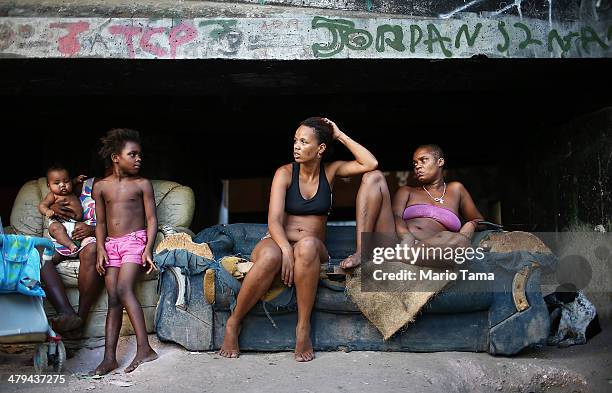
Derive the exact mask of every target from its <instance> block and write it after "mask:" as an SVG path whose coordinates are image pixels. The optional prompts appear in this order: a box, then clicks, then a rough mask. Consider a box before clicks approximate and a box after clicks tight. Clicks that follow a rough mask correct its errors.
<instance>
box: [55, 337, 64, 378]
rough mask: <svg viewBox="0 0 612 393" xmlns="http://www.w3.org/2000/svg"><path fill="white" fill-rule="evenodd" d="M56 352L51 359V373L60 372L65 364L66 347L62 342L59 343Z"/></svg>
mask: <svg viewBox="0 0 612 393" xmlns="http://www.w3.org/2000/svg"><path fill="white" fill-rule="evenodd" d="M56 348H57V349H56V352H55V356H54V359H53V371H55V372H56V373H59V372H61V371H62V370H63V369H64V365H65V364H66V347H65V346H64V342H63V341H59V342H58V343H57V346H56Z"/></svg>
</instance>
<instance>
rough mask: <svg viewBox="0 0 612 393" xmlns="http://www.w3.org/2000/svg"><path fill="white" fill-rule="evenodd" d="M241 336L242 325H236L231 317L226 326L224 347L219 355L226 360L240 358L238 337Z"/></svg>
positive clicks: (222, 346)
mask: <svg viewBox="0 0 612 393" xmlns="http://www.w3.org/2000/svg"><path fill="white" fill-rule="evenodd" d="M239 334H240V325H239V324H237V323H235V322H234V321H233V320H232V317H230V318H229V319H228V320H227V324H226V325H225V336H224V337H223V345H221V349H220V350H219V355H221V356H223V357H226V358H237V357H239V356H240V348H239V347H238V335H239Z"/></svg>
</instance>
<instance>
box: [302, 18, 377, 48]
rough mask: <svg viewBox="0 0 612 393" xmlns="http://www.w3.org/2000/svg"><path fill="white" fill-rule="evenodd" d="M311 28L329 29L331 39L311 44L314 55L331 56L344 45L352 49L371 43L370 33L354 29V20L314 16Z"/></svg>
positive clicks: (367, 45) (367, 46) (366, 46)
mask: <svg viewBox="0 0 612 393" xmlns="http://www.w3.org/2000/svg"><path fill="white" fill-rule="evenodd" d="M312 28H313V29H323V28H324V29H329V31H330V33H331V34H332V41H331V42H330V43H328V44H313V45H312V51H313V52H314V54H315V57H321V58H325V57H332V56H333V55H335V54H337V53H339V52H341V51H342V50H343V49H344V47H345V46H346V47H347V48H349V49H352V50H365V49H368V48H369V47H370V45H372V34H370V32H368V31H367V30H363V29H355V22H352V21H350V20H346V19H328V18H324V17H322V16H315V17H314V18H313V19H312Z"/></svg>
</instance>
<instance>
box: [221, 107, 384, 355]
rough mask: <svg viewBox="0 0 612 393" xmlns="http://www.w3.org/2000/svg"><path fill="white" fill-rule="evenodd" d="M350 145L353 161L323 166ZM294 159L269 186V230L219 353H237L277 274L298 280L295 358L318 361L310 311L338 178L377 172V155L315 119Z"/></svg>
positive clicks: (297, 142)
mask: <svg viewBox="0 0 612 393" xmlns="http://www.w3.org/2000/svg"><path fill="white" fill-rule="evenodd" d="M334 140H336V141H338V142H340V143H342V144H343V145H344V146H346V147H347V148H348V149H349V150H350V152H351V153H353V156H354V157H355V160H353V161H333V162H330V163H326V164H323V158H324V157H325V154H326V153H327V152H328V151H329V149H330V147H331V143H332V142H333V141H334ZM293 157H294V159H295V162H293V163H290V164H286V165H283V166H281V167H280V168H278V169H277V170H276V173H275V175H274V179H273V180H272V188H271V190H270V205H269V210H268V231H269V232H268V234H266V236H264V238H263V239H262V240H261V241H260V242H259V243H257V245H256V246H255V248H254V249H253V253H252V254H251V257H252V260H253V262H254V263H255V264H254V265H253V268H252V269H251V270H250V272H249V274H248V275H247V276H246V277H245V279H244V282H243V283H242V287H241V289H240V292H239V293H238V299H237V303H236V308H235V309H234V312H233V313H232V315H231V316H230V318H229V319H228V321H227V324H226V328H225V337H224V339H223V345H222V346H221V350H220V351H219V354H220V355H221V356H225V357H229V358H235V357H238V355H239V348H238V335H239V329H240V323H241V321H242V318H243V317H244V316H245V315H246V314H247V312H248V311H249V310H250V309H251V308H252V307H253V306H254V305H255V304H256V303H257V301H258V300H259V299H260V298H261V297H262V296H263V295H264V294H265V293H266V292H267V291H268V289H269V288H270V286H271V285H272V281H273V280H274V277H275V276H276V274H277V273H278V272H280V273H281V277H282V280H283V281H284V283H285V284H286V285H288V286H291V285H293V284H294V283H295V289H296V294H297V303H298V322H297V326H296V329H295V333H296V344H295V360H297V361H299V362H307V361H310V360H312V359H314V352H313V349H312V343H311V340H310V314H311V312H312V307H313V305H314V300H315V295H316V292H317V286H318V284H319V269H320V263H321V261H327V259H328V253H327V248H326V247H325V243H324V242H325V226H326V224H327V215H328V214H329V211H330V209H331V204H332V186H333V180H334V178H335V177H336V176H340V177H348V176H355V175H360V174H362V173H365V172H368V171H373V170H375V169H376V167H377V166H378V162H377V161H376V158H375V157H374V156H373V155H372V153H370V152H369V151H368V150H367V149H366V148H365V147H363V146H361V145H360V144H359V143H357V142H355V141H354V140H352V139H351V138H350V137H348V136H347V135H346V134H345V133H343V132H342V131H340V129H339V128H338V127H337V126H336V124H335V123H334V122H333V121H331V120H329V119H326V118H320V117H311V118H308V119H306V120H304V121H303V122H301V123H300V126H299V127H298V129H297V130H296V132H295V137H294V140H293Z"/></svg>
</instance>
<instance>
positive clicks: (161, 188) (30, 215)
mask: <svg viewBox="0 0 612 393" xmlns="http://www.w3.org/2000/svg"><path fill="white" fill-rule="evenodd" d="M151 183H152V185H153V191H154V194H155V205H156V207H157V220H158V228H159V231H158V233H157V238H156V244H157V243H159V242H160V241H161V240H162V239H163V238H164V237H165V236H166V235H167V234H169V233H174V232H187V233H189V234H191V235H193V233H192V232H191V231H190V230H189V226H190V225H191V221H192V219H193V213H194V209H195V198H194V194H193V191H192V190H191V188H189V187H187V186H183V185H180V184H178V183H175V182H172V181H165V180H152V181H151ZM48 192H49V189H48V187H47V181H46V178H44V177H41V178H39V179H37V180H31V181H29V182H27V183H25V184H24V185H23V186H22V187H21V189H20V190H19V193H18V194H17V197H16V198H15V202H14V204H13V209H12V211H11V221H10V223H11V226H10V227H6V228H4V231H5V232H6V233H15V234H20V235H29V236H48V221H47V220H46V219H43V217H42V216H41V214H40V213H39V212H38V204H39V203H40V201H41V199H42V198H44V197H45V196H46V195H47V193H48ZM57 270H58V272H59V274H60V276H61V278H62V281H63V283H64V286H65V287H66V294H67V296H68V299H69V301H70V304H71V305H72V306H73V307H74V308H75V310H76V309H77V308H78V304H79V291H78V288H77V279H78V275H79V260H78V259H69V260H66V261H63V262H61V263H59V264H58V265H57ZM157 284H158V275H157V274H150V275H143V280H142V281H141V282H139V283H137V285H136V294H137V297H138V300H139V301H140V304H141V305H142V308H143V312H144V316H145V322H146V326H147V332H149V333H152V332H154V331H155V325H154V316H155V308H156V306H157V301H158V294H157ZM107 307H108V306H107V302H106V291H103V293H102V294H101V295H100V298H99V299H98V301H97V303H96V304H95V305H94V306H93V307H92V309H91V311H90V313H89V317H88V318H87V322H86V324H85V329H84V333H83V337H84V338H89V339H90V340H89V342H90V343H91V346H96V345H99V344H100V343H103V337H104V324H105V318H106V310H107ZM45 310H46V312H47V315H48V316H52V315H54V313H55V310H54V309H53V307H52V306H51V305H50V304H49V302H47V301H45ZM121 334H122V335H129V334H134V331H133V328H132V326H131V324H130V322H129V318H127V314H126V313H125V312H124V318H123V325H122V330H121Z"/></svg>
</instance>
